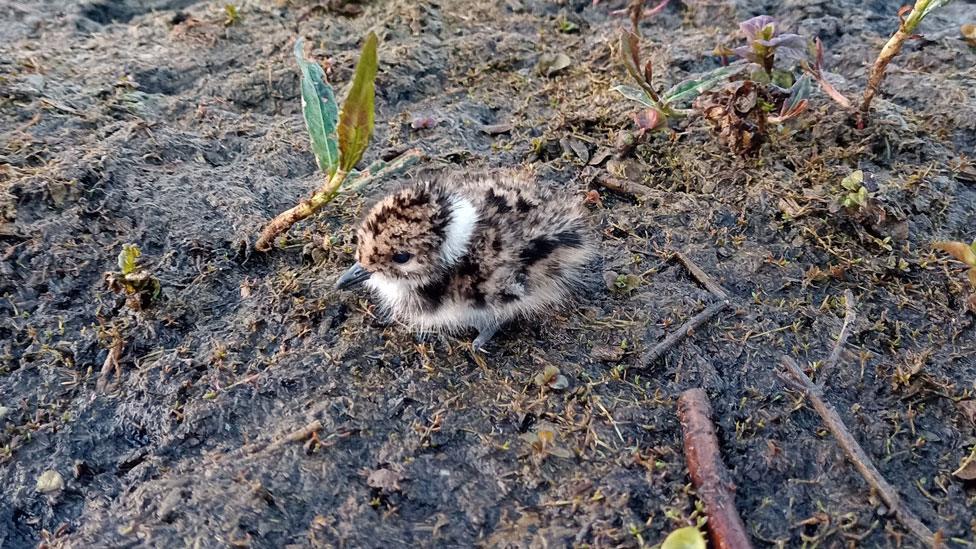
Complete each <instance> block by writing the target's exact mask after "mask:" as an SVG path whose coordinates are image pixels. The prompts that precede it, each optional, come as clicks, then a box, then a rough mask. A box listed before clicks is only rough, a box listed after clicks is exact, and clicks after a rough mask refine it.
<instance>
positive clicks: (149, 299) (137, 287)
mask: <svg viewBox="0 0 976 549" xmlns="http://www.w3.org/2000/svg"><path fill="white" fill-rule="evenodd" d="M141 256H142V252H141V251H140V250H139V247H138V246H136V245H135V244H124V245H123V246H122V251H121V252H119V257H118V265H119V270H118V271H117V272H107V273H105V284H106V286H108V288H109V289H110V290H112V291H113V292H115V293H117V294H125V296H126V299H125V304H126V305H127V306H128V307H129V308H130V309H132V310H134V311H141V310H143V309H145V308H146V307H149V306H150V305H151V304H152V303H153V302H155V301H157V300H159V298H160V297H161V296H162V294H163V286H162V284H160V282H159V280H158V279H157V278H156V277H154V276H153V275H152V273H150V272H149V271H148V270H147V269H146V268H145V267H144V266H143V265H141V264H140V262H139V257H141Z"/></svg>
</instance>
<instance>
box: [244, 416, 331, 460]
mask: <svg viewBox="0 0 976 549" xmlns="http://www.w3.org/2000/svg"><path fill="white" fill-rule="evenodd" d="M321 429H322V422H321V421H319V420H317V419H316V420H315V421H313V422H311V423H309V424H308V425H306V426H304V427H302V428H301V429H299V430H297V431H292V432H291V433H288V434H287V435H285V436H284V438H280V439H278V440H276V441H274V442H272V443H271V444H269V445H268V446H267V447H266V448H265V449H264V450H261V453H262V454H270V453H271V452H274V451H276V450H278V449H279V448H281V447H282V446H284V445H285V444H288V443H290V442H299V441H301V440H305V439H306V438H308V437H309V436H311V435H312V434H313V433H317V432H318V431H319V430H321ZM255 453H257V452H255Z"/></svg>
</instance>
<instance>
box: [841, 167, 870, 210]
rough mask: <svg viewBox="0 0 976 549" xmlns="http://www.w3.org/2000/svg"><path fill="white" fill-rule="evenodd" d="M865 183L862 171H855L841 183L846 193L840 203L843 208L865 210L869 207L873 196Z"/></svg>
mask: <svg viewBox="0 0 976 549" xmlns="http://www.w3.org/2000/svg"><path fill="white" fill-rule="evenodd" d="M863 183H864V172H863V171H861V170H854V171H853V172H851V174H850V175H848V176H847V177H845V178H844V179H843V180H842V181H841V182H840V186H841V187H843V188H844V190H845V191H846V192H845V194H844V196H843V198H841V201H840V203H841V205H842V206H844V207H845V208H863V207H864V206H866V205H867V203H868V199H869V198H870V197H871V196H870V195H869V194H868V190H867V188H866V187H865V186H864V185H863Z"/></svg>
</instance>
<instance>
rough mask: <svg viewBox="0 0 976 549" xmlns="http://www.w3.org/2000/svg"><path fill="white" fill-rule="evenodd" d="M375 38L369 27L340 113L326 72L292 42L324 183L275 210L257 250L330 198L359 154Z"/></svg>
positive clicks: (369, 116)
mask: <svg viewBox="0 0 976 549" xmlns="http://www.w3.org/2000/svg"><path fill="white" fill-rule="evenodd" d="M377 43H378V39H377V37H376V34H375V33H373V32H370V33H369V35H368V36H367V37H366V42H365V43H364V44H363V49H362V52H361V53H360V55H359V62H358V63H357V64H356V72H355V74H354V76H353V81H352V87H351V88H350V89H349V94H348V95H347V96H346V100H345V102H344V103H343V104H342V112H341V113H340V112H339V109H338V106H337V104H336V99H335V93H334V92H333V91H332V86H330V85H329V83H328V81H327V80H326V78H325V71H324V70H322V67H321V66H319V65H318V64H317V63H315V62H314V61H309V60H307V59H305V55H304V53H303V50H302V39H301V38H299V39H298V40H297V41H296V42H295V59H296V60H297V61H298V67H299V69H301V72H302V78H301V89H302V114H303V115H304V117H305V125H306V127H307V129H308V134H309V137H310V138H311V142H312V152H313V153H314V154H315V159H316V162H317V164H318V166H319V169H321V170H322V171H323V172H324V173H325V182H324V183H323V184H322V186H321V187H319V188H318V190H316V191H315V192H314V193H312V196H310V197H309V198H307V199H304V200H302V201H301V202H300V203H299V204H298V205H297V206H295V207H294V208H291V209H290V210H287V211H285V212H282V213H280V214H278V216H277V217H275V218H274V219H273V220H272V221H271V222H270V223H268V225H267V226H266V227H265V228H264V231H262V232H261V236H260V237H259V238H258V240H257V242H256V243H255V245H254V247H255V249H257V250H258V251H262V252H263V251H267V250H269V249H271V245H272V243H273V242H274V239H275V238H277V237H278V236H279V235H280V234H282V233H284V232H285V231H287V230H288V229H289V228H290V227H291V226H292V225H294V224H295V223H297V222H298V221H301V220H302V219H305V218H307V217H309V216H310V215H312V214H314V213H315V212H317V211H318V210H319V209H320V208H321V207H322V206H324V205H326V204H328V203H329V202H331V201H332V199H333V198H335V196H336V194H337V193H338V192H339V187H340V186H341V185H342V183H343V181H345V180H346V178H347V177H348V176H349V174H350V172H351V171H352V170H353V168H354V167H355V166H356V163H357V162H359V160H360V159H361V158H362V157H363V153H364V152H365V151H366V146H367V145H368V144H369V138H370V137H371V136H372V134H373V119H374V101H375V81H376V71H377V68H378V61H377V55H376V48H377Z"/></svg>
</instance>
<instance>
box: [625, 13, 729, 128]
mask: <svg viewBox="0 0 976 549" xmlns="http://www.w3.org/2000/svg"><path fill="white" fill-rule="evenodd" d="M620 55H621V58H622V59H623V62H624V67H625V68H626V69H627V72H628V74H630V76H631V78H632V79H633V80H634V81H635V82H636V83H637V85H638V86H640V87H639V88H634V87H632V86H626V85H618V86H614V87H613V88H611V89H613V90H614V91H616V92H618V93H620V94H621V95H623V96H624V97H626V98H627V99H630V100H633V101H636V102H638V103H640V104H641V105H643V106H644V107H646V109H645V110H644V111H643V112H641V113H639V114H638V115H637V116H636V121H637V124H638V127H639V128H640V129H641V131H642V132H643V131H652V130H655V129H660V128H665V127H667V122H668V120H669V119H671V118H676V117H683V116H688V115H689V114H691V113H693V112H694V110H692V109H682V108H679V107H678V106H677V105H679V104H680V103H682V102H687V101H691V100H693V99H695V98H696V97H698V96H699V95H701V94H702V93H704V92H706V91H708V90H709V89H711V88H714V87H715V86H716V85H718V84H719V83H721V82H722V81H724V80H726V79H728V78H729V77H731V76H733V75H734V74H735V73H737V72H739V71H741V70H742V68H743V66H742V64H737V65H729V66H724V67H719V68H717V69H715V70H713V71H710V72H708V73H705V74H704V75H702V76H700V77H698V78H694V79H689V80H685V81H683V82H681V83H679V84H677V85H675V86H673V87H672V88H671V89H669V90H667V91H658V90H657V89H656V88H655V86H654V69H653V64H652V63H651V61H647V62H646V63H643V65H642V63H641V56H640V38H638V37H637V35H636V34H634V33H632V32H628V31H621V33H620Z"/></svg>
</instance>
